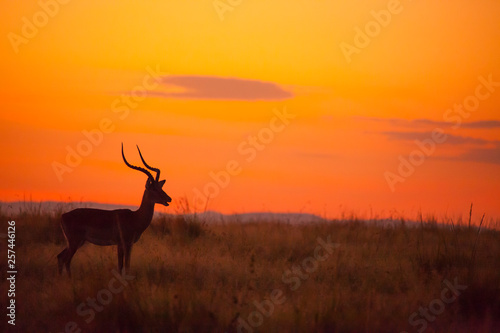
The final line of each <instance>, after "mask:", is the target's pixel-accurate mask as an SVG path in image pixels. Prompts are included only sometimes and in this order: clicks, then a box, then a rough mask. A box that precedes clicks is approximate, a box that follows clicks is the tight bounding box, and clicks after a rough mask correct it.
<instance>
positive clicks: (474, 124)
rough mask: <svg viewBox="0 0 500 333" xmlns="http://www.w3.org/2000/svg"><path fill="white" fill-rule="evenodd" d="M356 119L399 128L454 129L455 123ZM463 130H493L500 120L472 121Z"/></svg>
mask: <svg viewBox="0 0 500 333" xmlns="http://www.w3.org/2000/svg"><path fill="white" fill-rule="evenodd" d="M356 119H360V120H367V121H376V122H386V123H389V124H391V125H393V126H399V127H428V126H434V127H443V128H446V127H452V126H453V125H454V123H450V122H446V121H437V120H431V119H424V118H421V119H401V118H377V117H356ZM460 127H462V128H473V129H493V128H500V120H493V119H491V120H478V121H470V122H464V123H461V124H460Z"/></svg>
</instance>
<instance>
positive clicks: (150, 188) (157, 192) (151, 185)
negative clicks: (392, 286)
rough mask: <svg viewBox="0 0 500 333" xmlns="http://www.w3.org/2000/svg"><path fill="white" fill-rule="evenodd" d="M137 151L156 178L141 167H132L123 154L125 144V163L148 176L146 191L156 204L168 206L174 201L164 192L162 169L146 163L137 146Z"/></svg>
mask: <svg viewBox="0 0 500 333" xmlns="http://www.w3.org/2000/svg"><path fill="white" fill-rule="evenodd" d="M137 150H138V151H139V156H140V157H141V160H142V163H143V164H144V166H146V168H148V169H149V170H151V171H154V172H156V177H153V175H151V172H149V171H148V170H146V169H144V168H141V167H137V166H134V165H131V164H130V163H128V162H127V159H126V158H125V154H124V153H123V143H122V157H123V162H125V164H126V165H127V166H128V167H129V168H131V169H134V170H137V171H141V172H143V173H145V174H146V175H147V176H148V180H147V181H146V191H147V193H148V195H149V197H150V198H151V200H152V201H153V202H154V203H157V204H160V205H164V206H168V204H169V203H170V202H171V201H172V198H170V197H169V196H168V195H167V193H165V191H163V185H164V184H165V180H161V181H160V180H159V179H160V169H157V168H153V167H151V166H149V165H148V164H147V163H146V161H144V158H143V157H142V154H141V150H140V149H139V146H137Z"/></svg>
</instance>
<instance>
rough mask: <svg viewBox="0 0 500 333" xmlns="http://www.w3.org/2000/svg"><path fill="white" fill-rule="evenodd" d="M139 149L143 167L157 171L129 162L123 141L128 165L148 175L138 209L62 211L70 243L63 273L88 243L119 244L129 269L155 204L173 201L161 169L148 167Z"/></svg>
mask: <svg viewBox="0 0 500 333" xmlns="http://www.w3.org/2000/svg"><path fill="white" fill-rule="evenodd" d="M137 150H138V151H139V156H140V157H141V160H142V163H143V164H144V166H145V167H146V168H147V169H149V170H151V171H154V172H156V177H153V176H152V175H151V172H149V171H148V170H146V169H144V168H141V167H137V166H133V165H131V164H130V163H128V162H127V159H126V158H125V154H124V153H123V143H122V157H123V161H124V162H125V164H126V165H127V166H128V167H129V168H131V169H134V170H137V171H141V172H143V173H145V174H146V175H147V176H148V179H147V181H146V189H145V190H144V194H143V196H142V202H141V206H140V207H139V209H138V210H136V211H131V210H130V209H116V210H102V209H92V208H78V209H75V210H72V211H70V212H68V213H65V214H63V215H62V220H61V228H62V231H63V233H64V237H66V241H67V243H68V245H67V246H66V248H65V249H64V250H62V251H61V253H59V255H58V256H57V260H58V268H59V274H62V271H63V268H64V267H66V271H67V272H68V275H69V276H71V270H70V264H71V259H72V258H73V255H74V254H75V252H76V251H77V250H78V249H79V248H80V247H81V246H82V245H83V244H84V243H85V242H90V243H93V244H95V245H100V246H108V245H116V246H117V248H118V270H119V271H120V273H122V270H123V259H124V258H125V270H128V269H129V267H130V254H131V251H132V245H133V244H134V243H135V242H137V241H138V240H139V238H140V237H141V235H142V233H143V232H144V230H146V229H147V228H148V226H149V225H150V224H151V220H152V218H153V213H154V207H155V204H160V205H164V206H168V205H169V203H170V202H171V201H172V199H171V198H170V197H169V196H168V195H167V194H166V193H165V191H163V189H162V188H163V185H164V184H165V180H162V181H160V180H159V179H160V169H157V168H153V167H151V166H149V165H148V164H147V163H146V161H144V158H143V157H142V154H141V150H140V149H139V146H137Z"/></svg>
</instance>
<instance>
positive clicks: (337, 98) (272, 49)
mask: <svg viewBox="0 0 500 333" xmlns="http://www.w3.org/2000/svg"><path fill="white" fill-rule="evenodd" d="M66 2H67V3H64V4H62V3H59V2H57V1H55V0H45V1H44V0H42V1H40V2H37V1H32V0H30V1H21V2H18V1H3V2H2V8H3V10H2V13H1V14H0V16H1V20H0V29H1V32H2V35H3V36H4V38H3V41H2V43H1V44H0V51H1V54H2V61H1V62H0V66H1V71H2V77H1V82H2V89H1V92H0V94H1V102H2V108H1V116H0V136H1V140H0V149H1V151H2V156H3V157H2V161H1V163H0V175H1V176H0V177H1V182H0V200H1V201H17V200H23V198H32V200H36V201H39V200H56V201H59V200H61V201H68V200H73V201H96V202H103V203H115V204H124V205H138V204H139V203H140V200H141V196H142V192H143V190H144V184H145V180H146V179H145V176H144V175H143V174H142V173H140V172H137V171H133V170H131V169H129V168H127V167H126V166H125V165H124V163H123V161H122V158H121V151H120V149H121V143H122V142H123V143H124V147H125V154H126V156H127V159H128V161H129V162H130V163H132V164H135V165H141V164H140V159H139V156H138V153H137V149H136V147H135V145H136V144H137V145H139V147H140V148H141V151H142V153H143V156H144V157H145V159H146V161H147V162H148V163H149V164H151V165H152V166H155V167H158V168H160V169H161V170H162V177H161V178H162V179H166V185H165V190H166V192H167V193H168V194H169V195H170V196H171V197H172V198H173V200H174V205H173V207H168V208H166V209H165V208H161V209H159V210H160V211H165V212H175V211H177V210H179V209H180V208H179V207H178V206H177V205H176V203H177V204H178V203H179V202H180V200H179V199H180V198H187V199H188V200H190V201H191V202H192V203H193V202H194V203H195V204H197V206H198V207H197V208H198V209H201V210H203V209H205V207H202V206H203V204H202V200H198V199H199V198H196V193H198V191H199V192H202V193H203V192H204V191H209V192H210V191H212V192H211V193H215V192H217V193H216V194H214V195H212V198H210V200H209V202H208V206H207V209H210V210H216V211H220V212H223V213H236V212H251V211H275V212H308V213H315V214H319V215H324V216H327V217H338V216H340V214H342V213H351V212H354V213H356V214H358V215H360V216H364V217H369V216H370V215H371V214H373V215H378V216H388V215H391V214H396V215H398V214H399V215H407V216H408V217H409V218H413V217H415V216H416V215H415V214H416V213H417V212H418V211H419V210H422V212H424V214H425V213H429V214H431V213H434V214H437V215H438V216H444V215H447V216H458V215H460V214H465V213H467V212H468V209H469V206H470V203H471V202H473V203H474V207H475V212H476V213H477V214H482V213H486V215H487V217H490V218H499V217H500V200H499V199H500V113H499V111H500V21H499V17H500V2H498V1H494V0H485V1H476V2H472V1H465V0H455V1H435V0H434V1H430V0H419V1H409V0H407V1H401V2H397V1H393V0H391V1H329V0H297V1H290V0H272V1H263V0H253V1H249V0H243V1H241V2H238V1H232V2H231V3H233V4H234V5H230V4H229V3H230V2H228V1H225V0H221V1H213V0H200V1H186V0H169V1H142V2H139V1H128V0H120V1H114V0H109V1H105V2H102V1H94V0H85V1H80V0H73V1H66ZM41 4H46V5H41ZM388 14H389V15H390V17H389V16H388ZM377 18H378V20H379V22H380V23H377V21H376V19H377ZM366 29H368V35H365V33H366ZM359 31H363V33H362V34H361V33H360V32H359ZM460 108H462V111H458V110H459V109H460ZM467 110H471V111H470V112H469V111H467ZM277 114H279V115H280V116H277ZM284 114H285V116H284ZM286 114H288V116H286ZM280 117H281V118H280ZM286 117H288V118H286ZM282 118H283V119H282ZM104 129H105V130H106V131H107V133H103V134H102V137H101V136H100V135H98V134H95V133H96V130H99V131H102V130H104ZM83 131H89V132H92V131H93V133H94V136H93V139H94V143H90V145H91V146H90V150H91V151H90V152H87V151H85V150H82V149H86V148H88V147H89V146H88V144H86V143H84V142H85V141H87V142H88V139H87V138H86V136H85V135H84V133H83ZM433 132H434V134H433ZM431 140H433V142H434V143H433V144H430V142H431ZM416 141H418V142H421V143H422V142H424V143H425V144H424V146H423V147H424V148H422V147H421V146H420V145H419V144H417V143H416ZM434 144H435V146H434ZM68 149H70V150H71V149H74V150H78V149H80V150H81V151H85V154H86V156H81V157H82V158H81V161H78V160H75V159H73V160H71V159H70V162H72V166H69V164H68V161H67V159H68V157H67V155H68ZM80 155H81V154H80ZM410 159H412V161H413V162H408V163H410V164H409V165H411V167H408V165H406V166H404V165H403V166H402V165H401V163H403V164H405V163H406V162H401V161H402V160H404V161H408V160H410ZM411 163H413V164H414V165H412V164H411ZM228 164H229V167H230V168H233V170H232V171H233V174H232V175H230V176H229V181H228V184H227V185H226V184H225V183H227V181H226V179H225V178H224V176H221V173H220V172H221V171H223V170H226V169H227V168H228ZM64 166H66V167H64ZM408 168H410V169H411V170H408ZM398 169H399V170H398ZM62 170H63V171H62ZM234 170H237V172H236V171H234ZM224 172H227V171H224ZM211 173H212V175H211ZM214 174H216V175H217V174H218V175H219V178H220V179H219V182H220V183H221V184H222V185H220V184H219V185H216V182H215V181H214V180H213V178H214V177H213V175H214ZM215 186H216V187H215Z"/></svg>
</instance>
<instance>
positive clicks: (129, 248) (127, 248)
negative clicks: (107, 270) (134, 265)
mask: <svg viewBox="0 0 500 333" xmlns="http://www.w3.org/2000/svg"><path fill="white" fill-rule="evenodd" d="M131 253H132V244H130V245H128V244H127V245H126V246H125V271H129V268H130V255H131Z"/></svg>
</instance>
